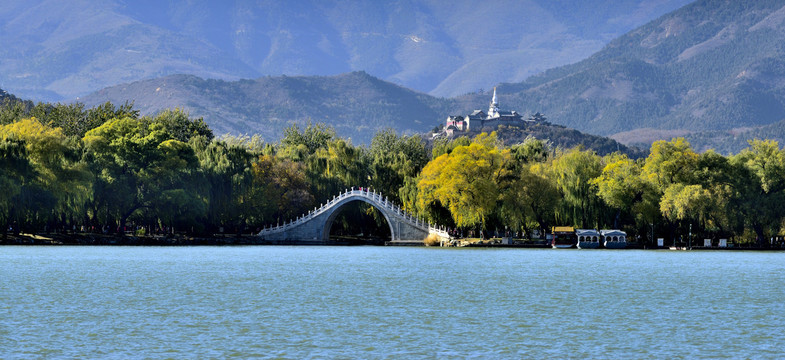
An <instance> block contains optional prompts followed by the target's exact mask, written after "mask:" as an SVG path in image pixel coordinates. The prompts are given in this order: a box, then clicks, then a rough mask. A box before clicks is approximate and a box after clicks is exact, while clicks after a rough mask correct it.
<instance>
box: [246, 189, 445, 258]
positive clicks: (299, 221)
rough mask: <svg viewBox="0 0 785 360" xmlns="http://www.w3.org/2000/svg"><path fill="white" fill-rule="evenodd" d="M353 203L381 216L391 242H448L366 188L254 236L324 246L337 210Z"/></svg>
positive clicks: (437, 230) (441, 233) (437, 231)
mask: <svg viewBox="0 0 785 360" xmlns="http://www.w3.org/2000/svg"><path fill="white" fill-rule="evenodd" d="M355 201H362V202H365V203H367V204H369V205H371V206H373V207H374V208H376V209H377V210H378V211H379V212H380V213H381V214H382V216H384V219H385V220H386V221H387V224H388V225H389V226H390V237H391V239H390V241H391V242H392V243H396V242H406V243H422V242H423V240H424V239H425V237H426V236H428V235H429V234H434V235H436V236H438V237H439V238H441V239H449V234H447V232H446V231H445V230H444V229H443V228H436V227H433V226H431V225H430V224H428V223H427V222H425V221H423V220H421V219H418V218H417V217H415V216H412V215H411V214H408V213H406V211H404V210H403V209H402V208H401V207H400V206H398V205H395V204H393V203H392V202H390V201H389V199H388V198H386V197H383V196H382V194H380V193H377V192H375V191H370V190H368V189H358V190H355V189H352V190H346V191H345V192H343V193H341V194H338V195H336V196H333V198H332V199H331V200H329V201H327V203H324V204H321V206H320V207H317V208H314V209H313V210H312V211H309V212H308V213H307V214H303V215H302V216H298V217H297V218H296V219H291V220H288V221H286V222H284V224H282V225H281V224H279V225H276V226H269V227H265V228H264V229H263V230H262V231H260V232H259V234H258V235H257V236H258V237H260V238H261V239H262V240H265V241H269V242H271V243H275V244H314V245H316V244H326V243H328V241H329V238H330V228H331V227H332V224H333V222H334V221H335V218H336V217H337V216H338V213H339V211H340V210H341V209H342V208H343V207H344V206H346V204H348V203H351V202H355Z"/></svg>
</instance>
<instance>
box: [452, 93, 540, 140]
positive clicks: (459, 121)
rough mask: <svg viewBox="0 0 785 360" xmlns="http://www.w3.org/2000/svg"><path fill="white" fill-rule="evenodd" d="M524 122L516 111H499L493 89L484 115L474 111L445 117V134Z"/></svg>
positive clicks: (480, 111) (482, 112)
mask: <svg viewBox="0 0 785 360" xmlns="http://www.w3.org/2000/svg"><path fill="white" fill-rule="evenodd" d="M524 121H525V120H523V118H522V117H521V115H520V114H518V112H516V111H514V110H513V111H507V110H499V101H498V100H497V99H496V88H495V87H494V88H493V99H491V105H490V106H489V107H488V113H487V114H486V113H485V112H484V111H482V110H474V111H473V112H472V113H471V114H469V115H465V116H461V115H450V116H448V117H447V123H446V124H445V128H444V129H445V132H446V133H447V135H452V134H453V133H455V132H465V131H469V130H470V129H476V130H480V129H482V128H483V127H486V126H488V127H497V126H499V125H521V124H523V123H524Z"/></svg>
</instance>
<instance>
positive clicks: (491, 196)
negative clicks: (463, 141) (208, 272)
mask: <svg viewBox="0 0 785 360" xmlns="http://www.w3.org/2000/svg"><path fill="white" fill-rule="evenodd" d="M505 157H507V158H508V157H509V152H506V151H502V150H500V149H499V147H498V144H497V140H496V134H495V133H492V134H491V135H488V134H485V133H483V134H480V135H478V136H477V137H475V138H474V139H473V140H472V141H471V143H470V144H469V145H465V146H458V147H456V148H455V149H453V150H452V152H450V153H446V154H443V155H441V156H439V157H437V158H436V159H433V160H432V161H431V162H429V163H428V165H426V166H425V168H423V170H422V173H421V175H420V181H419V183H418V185H417V187H418V190H419V198H418V207H419V208H420V209H423V210H427V209H429V208H432V207H433V205H435V204H436V203H438V204H440V205H442V206H444V207H445V208H447V209H448V210H449V211H450V214H451V216H452V219H453V221H454V222H455V224H456V225H457V226H461V227H474V226H478V225H479V226H481V227H483V228H485V225H486V221H487V220H488V217H489V216H490V215H491V214H492V213H493V212H494V211H495V207H496V202H497V200H498V198H499V184H498V183H499V180H500V178H501V177H502V174H503V169H504V167H503V166H502V165H503V161H504V160H505ZM430 217H431V218H433V217H434V216H433V214H432V213H431V214H430Z"/></svg>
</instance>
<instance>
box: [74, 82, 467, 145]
mask: <svg viewBox="0 0 785 360" xmlns="http://www.w3.org/2000/svg"><path fill="white" fill-rule="evenodd" d="M129 100H131V101H134V106H135V107H136V108H137V109H139V110H140V111H141V112H142V113H143V114H152V113H155V112H157V111H159V110H161V109H166V108H172V107H181V108H183V109H185V110H187V111H188V112H189V113H190V114H191V115H192V116H198V117H203V118H204V119H205V121H207V123H208V124H209V125H210V127H211V128H212V129H213V131H214V132H215V133H216V134H224V133H233V134H238V133H247V134H260V135H261V136H262V137H264V138H265V139H266V140H268V141H277V140H278V139H279V138H280V136H281V135H282V134H283V130H284V129H285V128H286V127H288V126H289V125H291V124H301V125H302V124H305V123H307V122H308V121H312V122H314V123H316V122H320V123H326V124H328V125H330V126H332V127H333V128H335V130H336V131H337V132H338V134H339V135H341V136H344V137H351V138H352V139H353V140H355V141H356V142H360V143H369V142H370V139H371V138H372V137H373V135H374V134H375V133H376V132H377V131H379V130H383V129H387V128H392V129H395V130H396V131H399V132H402V133H416V132H425V131H428V130H430V129H432V128H433V127H434V126H435V125H437V124H438V123H439V120H443V119H442V117H444V118H446V115H445V116H442V114H445V113H449V111H450V110H449V109H450V106H451V105H452V104H453V103H454V101H452V100H445V99H440V98H435V97H432V96H429V95H427V94H422V93H418V92H415V91H413V90H409V89H406V88H404V87H401V86H398V85H395V84H392V83H389V82H386V81H383V80H380V79H378V78H375V77H373V76H370V75H368V74H367V73H365V72H352V73H347V74H342V75H336V76H277V77H262V78H258V79H256V80H237V81H224V80H205V79H202V78H199V77H196V76H193V75H172V76H167V77H163V78H157V79H151V80H144V81H137V82H133V83H130V84H124V85H118V86H113V87H109V88H106V89H103V90H101V91H98V92H96V93H94V94H91V95H89V96H87V97H84V98H82V99H80V101H82V102H84V103H85V104H86V105H88V106H94V105H98V104H100V103H103V102H106V101H111V102H113V103H118V104H122V103H124V102H126V101H129Z"/></svg>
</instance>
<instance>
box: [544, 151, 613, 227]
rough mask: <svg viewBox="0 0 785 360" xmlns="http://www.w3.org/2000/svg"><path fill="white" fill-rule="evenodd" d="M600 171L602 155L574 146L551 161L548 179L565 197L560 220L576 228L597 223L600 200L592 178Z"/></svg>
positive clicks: (596, 224)
mask: <svg viewBox="0 0 785 360" xmlns="http://www.w3.org/2000/svg"><path fill="white" fill-rule="evenodd" d="M601 172H602V162H601V158H600V157H599V156H597V154H595V153H594V152H593V151H590V150H585V151H583V150H580V149H578V148H574V149H572V150H569V151H567V152H566V153H564V154H562V155H561V156H559V157H557V158H556V159H554V160H553V163H552V165H551V167H550V174H551V178H552V179H553V180H554V181H555V183H556V187H557V188H558V189H559V192H560V193H561V195H562V197H563V198H564V201H563V202H562V204H563V205H564V207H563V210H562V211H561V219H562V221H565V222H567V223H569V224H572V225H576V226H579V227H597V226H598V225H599V222H600V215H601V214H600V212H601V210H602V209H601V206H602V203H601V201H600V198H599V196H598V195H597V185H596V184H595V183H594V182H593V181H592V180H593V179H594V178H596V177H598V176H599V175H600V173H601Z"/></svg>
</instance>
